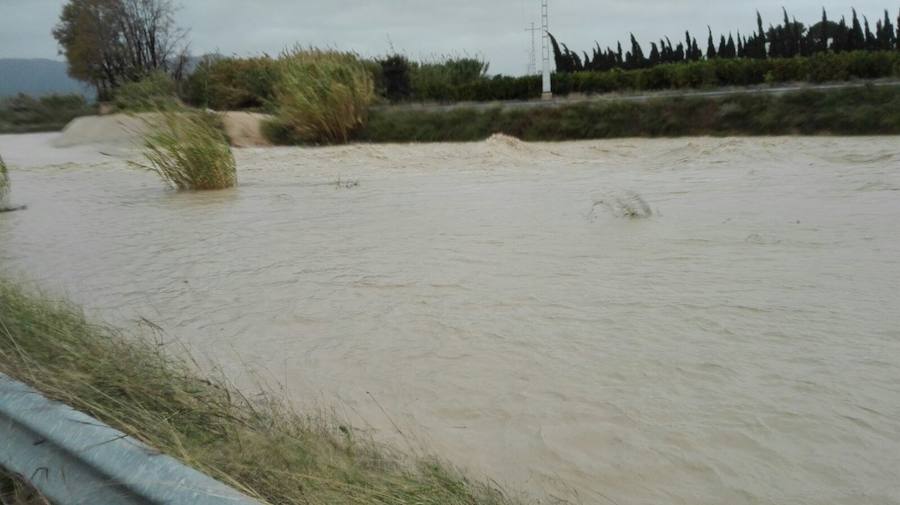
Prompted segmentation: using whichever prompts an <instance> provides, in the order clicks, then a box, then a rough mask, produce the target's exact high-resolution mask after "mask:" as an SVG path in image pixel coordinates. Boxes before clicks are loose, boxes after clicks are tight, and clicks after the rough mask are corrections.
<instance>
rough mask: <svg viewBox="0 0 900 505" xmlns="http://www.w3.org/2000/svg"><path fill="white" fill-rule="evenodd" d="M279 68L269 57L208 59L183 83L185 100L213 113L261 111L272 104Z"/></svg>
mask: <svg viewBox="0 0 900 505" xmlns="http://www.w3.org/2000/svg"><path fill="white" fill-rule="evenodd" d="M277 79H278V67H277V63H276V61H275V60H274V59H272V58H270V57H269V56H258V57H254V58H221V57H218V58H217V57H207V58H205V59H204V60H203V61H201V62H200V64H199V65H197V68H196V69H195V70H194V72H193V73H192V74H191V76H190V77H188V79H187V82H186V83H185V87H184V88H185V89H184V95H183V97H184V99H185V101H187V102H188V103H190V104H191V105H194V106H196V107H204V108H211V109H215V110H242V109H264V108H269V107H271V105H272V101H273V99H274V88H275V81H276V80H277Z"/></svg>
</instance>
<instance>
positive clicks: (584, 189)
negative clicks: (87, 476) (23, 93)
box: [0, 135, 900, 505]
mask: <svg viewBox="0 0 900 505" xmlns="http://www.w3.org/2000/svg"><path fill="white" fill-rule="evenodd" d="M51 139H52V136H47V135H37V136H21V137H9V136H7V137H0V152H2V155H3V157H4V158H5V159H6V160H7V161H8V162H9V163H10V165H11V167H12V168H11V175H10V176H11V180H12V196H13V200H14V201H15V202H16V203H22V204H27V205H28V209H27V210H25V211H20V212H14V213H9V214H0V268H2V270H3V272H7V273H9V272H11V273H12V274H13V275H16V276H21V277H22V278H24V279H29V280H30V281H34V282H35V283H36V284H38V285H39V286H41V287H42V288H44V289H46V290H49V291H50V292H52V293H58V294H66V295H68V296H70V297H71V298H73V299H74V300H75V301H77V302H79V303H81V304H83V305H85V306H86V307H87V309H88V310H89V311H90V312H91V314H93V315H96V316H99V317H102V318H103V319H105V320H107V321H111V322H113V323H115V324H119V325H124V326H126V327H137V326H139V321H140V320H141V318H144V319H146V320H149V321H152V322H153V323H155V324H156V325H159V326H160V327H161V328H163V329H164V330H165V332H166V333H167V334H168V335H170V336H172V337H174V336H177V337H180V338H181V339H182V340H183V341H184V342H186V343H187V344H188V345H189V346H190V347H191V348H192V349H193V350H194V351H195V352H196V353H197V354H199V355H200V356H202V357H203V358H208V359H209V360H211V361H215V362H218V363H221V364H222V365H223V369H224V371H225V372H226V373H227V374H228V375H229V376H230V377H232V378H233V379H234V380H235V381H236V382H237V383H238V384H240V385H244V386H246V387H251V379H250V374H248V373H247V370H256V371H257V372H258V373H259V374H261V375H264V376H265V377H267V378H268V379H269V380H271V381H273V382H275V383H277V384H281V385H283V386H284V389H285V391H286V393H287V394H288V395H289V396H290V397H291V398H292V399H293V400H294V401H296V402H297V403H298V404H301V405H318V406H325V407H327V408H333V409H335V410H336V411H338V412H339V414H340V415H342V416H346V417H347V418H348V419H349V420H350V421H351V422H352V423H353V424H354V425H355V426H356V427H358V428H359V429H360V430H364V431H366V432H368V433H371V434H373V435H374V436H375V437H376V438H379V439H383V440H388V441H391V442H392V443H397V444H400V445H401V446H402V447H404V448H409V449H410V450H412V449H415V450H421V449H422V448H427V450H428V451H430V452H432V453H435V454H438V455H439V456H441V457H443V458H445V459H448V460H450V461H451V462H453V463H455V464H456V465H459V466H461V467H463V468H466V469H467V470H468V471H469V472H471V473H472V474H474V475H476V476H482V475H487V476H490V477H493V478H494V479H496V480H497V481H498V482H500V483H501V484H503V485H504V486H506V487H507V488H508V489H511V490H514V491H518V490H524V491H527V492H529V493H531V494H532V495H534V496H537V497H540V498H541V499H544V500H550V499H552V497H562V498H567V499H569V500H572V501H573V502H576V503H587V504H593V503H616V504H620V505H625V504H654V505H655V504H692V505H695V504H709V505H713V504H724V503H727V504H732V505H733V504H760V503H765V504H769V503H771V504H780V505H781V504H854V505H859V504H879V505H881V504H897V503H900V479H898V475H900V138H897V137H883V138H783V139H781V138H779V139H772V138H754V139H677V140H615V141H598V142H578V143H560V144H525V143H521V142H518V141H516V140H513V139H508V138H493V139H491V140H489V141H486V142H480V143H471V144H443V145H404V146H390V145H378V146H374V145H373V146H368V145H354V146H349V147H337V148H323V149H294V148H277V149H246V150H238V151H237V152H236V156H237V159H238V164H239V178H240V187H239V188H237V189H234V190H226V191H219V192H210V193H177V192H174V191H171V190H168V189H166V188H165V187H164V186H163V185H162V184H161V182H160V181H159V179H158V178H157V177H156V176H155V175H154V174H151V173H147V172H142V171H138V170H135V169H132V168H128V166H127V164H126V163H125V162H124V161H123V160H122V159H121V158H119V157H115V156H112V157H111V156H105V155H102V154H98V153H97V151H98V150H101V151H102V150H103V149H96V148H89V147H79V148H72V149H52V148H50V147H48V145H49V144H48V142H49V140H51ZM107 154H109V153H107ZM119 154H121V153H119Z"/></svg>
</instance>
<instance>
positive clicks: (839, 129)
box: [357, 86, 900, 142]
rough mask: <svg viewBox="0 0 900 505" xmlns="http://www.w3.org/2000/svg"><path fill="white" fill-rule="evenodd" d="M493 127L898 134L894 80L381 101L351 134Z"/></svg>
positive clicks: (442, 133) (608, 133) (431, 138)
mask: <svg viewBox="0 0 900 505" xmlns="http://www.w3.org/2000/svg"><path fill="white" fill-rule="evenodd" d="M494 133H503V134H506V135H511V136H514V137H517V138H520V139H522V140H528V141H543V140H547V141H558V140H580V139H602V138H616V137H677V136H696V135H714V136H728V135H794V134H802V135H822V134H826V135H827V134H833V135H876V134H900V86H893V87H889V86H884V87H876V86H864V87H859V88H851V89H839V90H824V91H815V90H806V91H797V92H791V93H785V94H783V95H772V94H765V95H764V94H738V95H730V96H726V97H718V98H711V97H660V98H655V99H649V100H646V101H629V100H599V101H589V102H580V103H574V104H572V105H565V106H559V107H554V108H516V109H513V108H508V109H502V108H500V107H494V108H457V109H452V110H444V111H428V110H421V109H419V110H417V109H413V108H380V109H378V110H375V111H373V112H372V114H371V117H370V119H369V123H368V126H367V127H366V128H365V129H364V130H363V131H361V132H360V135H359V136H358V137H357V139H358V140H361V141H368V142H448V141H475V140H483V139H486V138H488V137H489V136H491V135H492V134H494Z"/></svg>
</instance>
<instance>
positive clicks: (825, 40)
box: [819, 7, 828, 53]
mask: <svg viewBox="0 0 900 505" xmlns="http://www.w3.org/2000/svg"><path fill="white" fill-rule="evenodd" d="M821 26H822V33H821V34H820V35H819V36H820V37H821V38H822V40H820V41H819V51H821V52H823V53H824V52H826V51H828V13H827V12H825V7H822V25H821Z"/></svg>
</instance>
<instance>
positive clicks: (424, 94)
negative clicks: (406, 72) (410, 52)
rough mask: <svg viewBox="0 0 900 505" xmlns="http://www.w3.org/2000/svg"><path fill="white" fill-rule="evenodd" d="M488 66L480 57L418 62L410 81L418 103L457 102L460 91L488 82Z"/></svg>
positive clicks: (413, 95)
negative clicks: (463, 88)
mask: <svg viewBox="0 0 900 505" xmlns="http://www.w3.org/2000/svg"><path fill="white" fill-rule="evenodd" d="M487 70H488V64H487V63H485V62H484V61H482V60H479V59H476V58H447V59H444V60H443V61H434V62H425V63H415V64H413V65H412V69H411V74H410V81H411V86H412V97H413V98H415V99H416V100H436V101H457V100H459V99H460V97H459V89H460V88H462V87H465V86H468V85H471V84H473V83H476V82H479V81H480V80H483V79H485V76H486V74H487Z"/></svg>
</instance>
